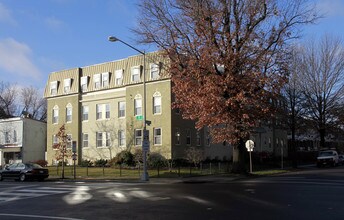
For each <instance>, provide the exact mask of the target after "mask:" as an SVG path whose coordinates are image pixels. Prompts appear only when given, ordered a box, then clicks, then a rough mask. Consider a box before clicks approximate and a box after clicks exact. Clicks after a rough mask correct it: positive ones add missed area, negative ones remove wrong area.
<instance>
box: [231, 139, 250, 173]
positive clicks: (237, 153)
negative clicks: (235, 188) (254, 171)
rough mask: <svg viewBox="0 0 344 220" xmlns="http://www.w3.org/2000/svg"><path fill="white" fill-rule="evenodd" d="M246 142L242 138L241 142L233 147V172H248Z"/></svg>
mask: <svg viewBox="0 0 344 220" xmlns="http://www.w3.org/2000/svg"><path fill="white" fill-rule="evenodd" d="M245 152H246V149H245V143H244V140H243V139H242V138H240V141H239V143H238V144H237V145H236V146H234V147H233V166H232V173H247V169H246V166H245Z"/></svg>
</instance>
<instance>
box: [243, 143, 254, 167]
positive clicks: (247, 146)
mask: <svg viewBox="0 0 344 220" xmlns="http://www.w3.org/2000/svg"><path fill="white" fill-rule="evenodd" d="M245 146H246V148H247V151H248V153H249V154H250V173H252V156H251V152H252V151H253V148H254V142H253V141H252V140H247V141H246V143H245Z"/></svg>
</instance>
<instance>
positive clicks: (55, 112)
mask: <svg viewBox="0 0 344 220" xmlns="http://www.w3.org/2000/svg"><path fill="white" fill-rule="evenodd" d="M52 118H53V124H58V123H59V107H58V106H57V105H55V106H54V108H53V117H52Z"/></svg>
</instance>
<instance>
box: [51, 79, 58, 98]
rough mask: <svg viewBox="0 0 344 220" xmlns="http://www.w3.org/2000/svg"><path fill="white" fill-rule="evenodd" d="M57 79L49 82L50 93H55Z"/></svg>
mask: <svg viewBox="0 0 344 220" xmlns="http://www.w3.org/2000/svg"><path fill="white" fill-rule="evenodd" d="M57 87H58V81H52V82H50V95H57Z"/></svg>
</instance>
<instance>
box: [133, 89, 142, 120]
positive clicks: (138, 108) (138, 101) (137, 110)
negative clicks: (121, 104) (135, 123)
mask: <svg viewBox="0 0 344 220" xmlns="http://www.w3.org/2000/svg"><path fill="white" fill-rule="evenodd" d="M134 115H142V96H141V95H140V94H137V95H136V96H135V99H134Z"/></svg>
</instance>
